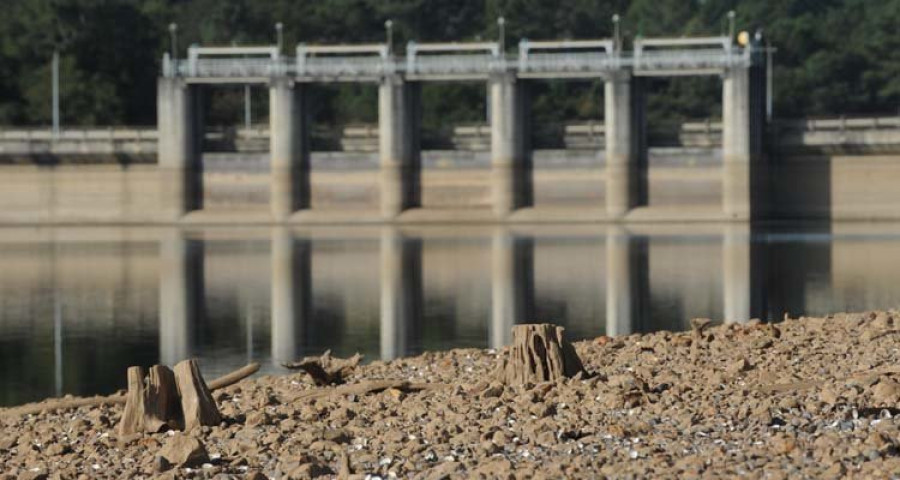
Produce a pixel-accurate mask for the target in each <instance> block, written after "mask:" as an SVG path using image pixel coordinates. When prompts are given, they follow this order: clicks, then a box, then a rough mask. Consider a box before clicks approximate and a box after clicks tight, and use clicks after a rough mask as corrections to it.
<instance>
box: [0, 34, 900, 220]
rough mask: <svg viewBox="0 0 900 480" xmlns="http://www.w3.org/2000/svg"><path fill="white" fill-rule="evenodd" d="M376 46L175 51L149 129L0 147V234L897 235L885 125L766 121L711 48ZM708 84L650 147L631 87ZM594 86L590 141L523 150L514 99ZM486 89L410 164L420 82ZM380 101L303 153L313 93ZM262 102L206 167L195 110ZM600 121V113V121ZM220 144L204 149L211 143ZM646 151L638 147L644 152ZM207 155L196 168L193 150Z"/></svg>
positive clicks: (758, 95)
mask: <svg viewBox="0 0 900 480" xmlns="http://www.w3.org/2000/svg"><path fill="white" fill-rule="evenodd" d="M501 50H502V49H501V46H500V45H499V44H497V43H491V42H485V43H468V44H466V43H459V44H457V43H454V44H415V43H411V44H409V45H408V46H407V48H406V56H405V57H398V56H395V55H394V53H393V52H392V51H391V49H390V48H389V47H388V46H387V45H380V44H378V45H323V46H308V45H300V46H298V47H297V50H296V54H295V55H294V56H284V55H282V54H281V52H280V51H279V50H278V48H277V47H191V48H190V49H189V51H188V57H187V58H186V59H174V58H170V57H169V56H168V55H167V56H166V57H165V58H164V60H163V72H162V75H161V77H160V78H159V80H158V91H157V104H158V127H157V128H156V129H108V130H103V129H96V130H80V131H76V130H69V131H63V132H62V133H61V134H60V135H59V136H53V135H51V134H50V132H49V131H46V132H41V131H25V130H19V131H0V172H2V173H3V174H2V175H0V183H2V185H3V188H2V192H3V193H0V205H5V206H6V208H3V209H0V222H2V223H6V224H27V223H39V224H44V223H46V224H66V223H78V224H82V223H123V224H147V223H149V224H219V223H228V224H241V223H262V224H270V223H290V224H319V223H399V224H403V223H423V222H425V223H427V222H479V223H495V222H503V223H543V222H623V223H631V222H655V221H663V222H666V221H671V222H682V221H698V222H706V221H713V222H714V221H739V222H745V221H750V220H767V219H790V220H805V219H814V220H840V219H852V220H876V219H878V220H881V219H884V220H888V219H896V218H898V215H897V212H898V211H900V209H897V208H895V207H896V206H898V205H900V194H897V193H894V191H895V190H896V189H894V188H892V185H893V181H892V179H894V178H897V175H898V174H900V168H898V166H900V162H898V160H900V158H898V152H900V120H898V118H896V117H889V118H865V119H856V118H837V119H827V120H780V121H777V122H770V121H767V115H766V101H767V98H766V97H767V94H766V85H765V69H766V68H767V66H766V62H765V55H764V52H763V50H762V49H761V48H758V47H757V46H754V45H753V44H752V43H751V44H750V45H746V46H737V45H734V44H732V42H731V40H730V39H729V38H727V37H709V38H679V39H642V40H637V41H636V42H635V45H634V51H631V52H626V51H622V50H621V48H620V47H619V46H618V45H616V43H615V42H614V41H612V40H596V41H561V42H522V43H521V44H520V46H519V52H518V55H515V56H513V55H506V54H504V53H503V52H502V51H501ZM696 75H705V76H710V75H711V76H717V77H719V78H721V79H722V101H721V103H722V107H723V110H722V117H721V118H722V120H721V121H708V122H702V123H688V124H684V125H682V126H681V129H680V131H679V132H678V139H677V142H675V144H672V145H666V146H659V147H652V148H651V147H649V146H648V144H652V143H653V139H652V134H650V133H648V132H649V131H651V130H652V125H651V126H648V125H647V122H646V118H645V113H646V94H647V93H648V92H647V79H649V78H654V77H673V76H696ZM547 79H556V80H559V79H581V80H584V79H589V80H598V81H602V82H603V83H604V85H605V88H604V92H605V95H604V96H605V101H604V105H603V112H604V115H603V116H604V120H603V122H602V124H587V125H571V126H568V127H566V129H565V138H564V141H563V142H562V143H563V144H562V145H560V146H558V147H557V148H551V149H540V148H535V146H534V145H532V142H531V140H532V138H533V137H534V134H533V130H534V125H532V121H531V118H530V99H529V95H528V91H529V85H530V84H531V83H532V82H535V81H541V80H547ZM457 81H466V82H484V83H485V85H486V87H487V91H488V103H489V107H490V108H489V111H490V114H489V118H488V122H487V123H486V124H483V125H474V126H467V127H460V128H456V129H455V130H454V134H453V139H452V143H453V145H454V146H455V148H454V149H446V150H425V151H423V150H422V148H421V146H422V145H421V135H420V131H421V105H420V102H421V99H420V89H421V85H422V84H423V83H425V82H457ZM335 82H354V83H365V84H371V85H373V86H375V87H376V88H377V89H378V124H377V126H374V125H373V126H366V127H364V128H362V129H359V128H358V129H356V131H354V130H353V129H346V130H345V131H344V132H343V135H342V136H341V140H340V141H341V150H342V151H339V152H311V142H310V137H311V134H312V130H313V129H312V125H311V124H310V120H309V112H308V95H309V88H308V87H309V86H311V85H313V84H319V83H335ZM248 84H252V85H261V86H264V87H267V88H268V90H269V104H270V115H269V117H270V118H269V125H268V126H267V127H266V128H261V129H258V130H259V131H257V132H251V131H242V132H238V134H237V135H235V134H234V133H233V132H232V138H231V141H232V142H234V143H237V141H236V140H235V138H237V139H239V140H240V141H241V142H243V146H238V148H236V150H237V153H220V152H211V151H209V150H210V149H209V148H204V144H205V145H206V146H207V147H208V146H209V145H210V144H214V143H215V142H216V141H221V139H222V135H223V134H222V132H218V133H217V132H208V131H207V129H206V128H205V126H204V124H203V119H202V115H201V114H200V112H201V110H202V109H201V105H199V102H200V101H201V99H202V97H203V96H202V95H201V92H202V90H203V89H208V88H215V87H216V86H218V85H248ZM598 107H599V106H598ZM217 135H218V136H217ZM648 138H649V142H648ZM204 150H206V151H205V152H204Z"/></svg>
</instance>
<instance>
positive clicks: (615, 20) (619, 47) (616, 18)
mask: <svg viewBox="0 0 900 480" xmlns="http://www.w3.org/2000/svg"><path fill="white" fill-rule="evenodd" d="M619 20H621V18H620V17H619V14H618V13H616V14H613V16H612V22H613V41H614V42H615V43H614V44H613V50H615V51H616V52H618V51H620V50H622V44H621V43H620V42H621V40H620V39H619Z"/></svg>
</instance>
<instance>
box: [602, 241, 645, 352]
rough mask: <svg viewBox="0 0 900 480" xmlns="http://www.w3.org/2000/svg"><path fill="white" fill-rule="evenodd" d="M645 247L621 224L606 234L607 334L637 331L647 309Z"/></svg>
mask: <svg viewBox="0 0 900 480" xmlns="http://www.w3.org/2000/svg"><path fill="white" fill-rule="evenodd" d="M649 289H650V284H649V271H648V248H647V243H646V241H645V240H644V239H640V238H637V237H634V236H632V235H631V234H630V233H629V232H628V231H627V230H626V229H624V228H622V227H612V228H610V229H609V231H607V234H606V334H607V335H609V336H617V335H629V334H631V333H634V332H635V331H639V330H640V329H641V328H642V327H643V326H644V324H645V322H646V316H647V315H646V312H647V311H648V310H649V301H650V290H649Z"/></svg>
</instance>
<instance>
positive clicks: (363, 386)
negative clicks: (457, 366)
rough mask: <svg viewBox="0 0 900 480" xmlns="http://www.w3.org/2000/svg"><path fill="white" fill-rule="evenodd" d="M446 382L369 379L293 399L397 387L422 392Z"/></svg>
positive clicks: (351, 393)
mask: <svg viewBox="0 0 900 480" xmlns="http://www.w3.org/2000/svg"><path fill="white" fill-rule="evenodd" d="M447 386H448V385H447V384H446V383H411V382H407V381H405V380H368V381H365V382H360V383H354V384H352V385H341V386H340V387H335V388H321V389H314V390H310V391H307V392H303V393H301V394H300V395H298V396H297V397H295V398H294V399H293V400H294V401H298V400H315V399H319V398H326V397H330V396H344V395H366V394H369V393H377V392H383V391H385V390H389V389H392V388H395V389H397V390H400V391H401V392H405V393H409V392H420V391H422V390H436V389H439V388H444V387H447Z"/></svg>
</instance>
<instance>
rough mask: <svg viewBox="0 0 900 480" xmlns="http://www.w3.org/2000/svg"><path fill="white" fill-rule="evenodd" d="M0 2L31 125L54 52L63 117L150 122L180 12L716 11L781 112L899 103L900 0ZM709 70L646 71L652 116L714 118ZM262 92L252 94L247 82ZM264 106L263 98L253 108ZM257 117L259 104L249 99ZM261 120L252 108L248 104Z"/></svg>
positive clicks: (4, 113) (561, 107)
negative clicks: (744, 38) (759, 41)
mask: <svg viewBox="0 0 900 480" xmlns="http://www.w3.org/2000/svg"><path fill="white" fill-rule="evenodd" d="M3 3H4V7H5V8H4V9H3V15H0V124H5V125H9V124H16V125H41V124H47V123H48V122H49V118H50V103H51V99H50V59H51V56H52V53H53V51H54V50H58V51H59V52H60V55H61V76H62V78H63V82H62V90H61V98H62V104H63V107H64V108H63V122H64V123H65V124H68V125H102V124H152V123H154V121H155V120H154V119H155V82H156V77H157V75H158V72H159V64H160V59H161V56H162V54H163V52H165V51H166V50H167V49H168V48H169V33H168V28H167V27H168V25H169V23H170V22H176V23H177V24H178V26H179V30H178V36H179V43H180V45H181V50H182V52H183V51H184V48H185V46H186V45H189V44H193V43H198V44H226V45H227V44H231V43H232V42H235V43H238V44H259V43H274V37H275V33H274V29H273V25H274V24H275V23H276V22H282V23H283V24H284V37H285V45H286V48H287V49H292V47H293V45H295V44H296V43H297V42H310V43H325V42H346V43H352V42H381V41H383V40H384V37H385V32H384V21H385V20H386V19H388V18H390V19H392V20H393V22H394V26H395V28H394V32H395V33H394V37H395V43H396V45H397V46H398V48H399V49H402V45H404V44H405V43H406V42H407V41H409V40H415V41H420V42H424V41H450V40H460V41H462V40H479V39H482V40H484V39H495V38H497V35H498V27H497V24H496V18H497V17H498V16H499V15H503V16H504V17H505V18H506V20H507V22H506V34H507V45H508V47H509V48H510V50H512V49H514V48H515V45H516V43H517V42H518V41H519V39H522V38H529V39H559V38H603V37H610V36H611V35H612V28H613V27H612V23H611V21H610V18H611V16H612V15H613V14H614V13H620V14H621V15H622V32H623V34H624V36H625V38H626V41H628V40H629V39H633V38H634V37H635V36H637V35H643V36H662V35H664V36H682V35H717V34H721V33H723V32H725V31H726V29H727V21H726V13H727V12H728V11H729V10H731V9H734V10H735V11H736V12H737V16H736V23H737V28H738V30H750V31H755V30H757V29H762V30H763V32H764V33H765V35H766V36H767V38H769V39H770V41H771V42H772V44H773V46H775V47H776V48H777V49H778V52H777V54H776V57H775V58H776V69H775V84H776V97H775V109H776V112H777V114H778V115H779V116H782V117H789V116H814V115H833V114H889V115H895V114H900V34H898V33H897V32H898V31H900V0H881V1H878V2H874V1H871V0H752V1H751V0H744V1H739V0H552V1H551V0H5V1H4V2H3ZM717 92H718V80H717V79H694V80H676V81H660V82H656V83H654V84H653V93H652V95H651V97H650V108H651V111H652V112H653V113H652V114H653V115H655V116H656V117H658V118H663V119H680V118H691V117H693V118H701V117H706V116H716V115H718V103H716V102H710V96H711V95H712V96H716V95H717ZM423 95H424V104H425V109H426V112H425V118H426V123H432V124H440V123H449V122H465V121H477V120H478V119H481V118H483V116H484V88H483V86H480V85H475V84H471V85H442V86H441V87H440V88H436V87H434V88H426V89H425V92H424V93H423ZM534 95H535V100H534V108H535V109H536V111H537V113H538V115H540V117H541V118H542V119H547V120H553V121H558V120H570V119H589V118H599V117H600V116H601V113H600V112H601V111H602V107H601V101H602V85H600V84H599V83H598V82H593V83H590V82H589V83H583V84H571V83H566V82H546V83H541V84H540V85H538V86H536V87H535V94H534ZM254 96H255V98H257V99H258V100H260V101H259V102H257V103H258V104H259V105H264V104H265V102H264V101H262V100H263V99H264V98H265V95H264V92H262V91H258V92H256V93H255V94H254ZM374 98H375V91H374V89H372V88H364V87H359V86H340V87H328V88H319V89H317V91H316V102H315V105H316V117H317V119H319V120H322V121H327V122H334V123H347V122H361V121H371V120H373V119H374V118H375V101H374ZM241 99H242V96H241V93H240V92H239V91H238V90H237V89H231V90H228V89H222V90H221V91H216V92H215V93H214V97H213V101H212V102H210V103H211V105H212V106H211V107H210V108H211V109H212V111H211V112H210V113H211V115H210V118H211V119H212V120H213V121H214V122H219V123H228V122H231V121H232V119H233V122H234V123H237V122H238V121H239V119H240V118H241V117H240V113H239V112H240V104H241V101H242V100H241ZM260 110H264V106H261V107H260ZM257 114H258V116H263V115H265V112H264V111H260V112H257ZM260 118H261V117H260Z"/></svg>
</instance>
